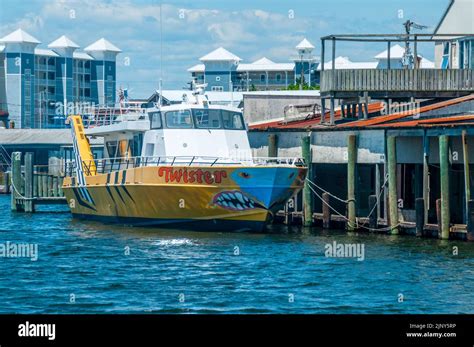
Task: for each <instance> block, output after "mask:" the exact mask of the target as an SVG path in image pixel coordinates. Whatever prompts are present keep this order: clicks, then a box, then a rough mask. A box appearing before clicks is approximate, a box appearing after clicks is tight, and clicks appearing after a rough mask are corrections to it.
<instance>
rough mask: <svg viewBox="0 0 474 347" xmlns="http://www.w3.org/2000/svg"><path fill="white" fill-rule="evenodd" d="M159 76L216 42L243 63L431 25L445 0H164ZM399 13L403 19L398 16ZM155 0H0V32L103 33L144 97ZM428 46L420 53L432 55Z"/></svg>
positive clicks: (193, 60)
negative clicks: (332, 38)
mask: <svg viewBox="0 0 474 347" xmlns="http://www.w3.org/2000/svg"><path fill="white" fill-rule="evenodd" d="M162 3H163V7H162V8H163V54H162V56H163V62H162V63H163V81H164V88H166V89H181V88H183V87H185V85H186V82H188V81H189V73H188V72H187V71H186V69H187V68H189V67H191V66H192V65H194V64H197V63H199V60H198V59H199V57H201V56H203V55H204V54H206V53H208V52H210V51H211V50H212V49H214V48H217V47H220V46H223V47H225V48H226V49H228V50H230V51H232V52H233V53H235V54H236V55H238V56H239V57H240V58H242V59H243V61H244V62H247V63H249V62H252V61H254V60H256V59H259V58H261V57H262V56H266V57H267V58H270V59H272V60H274V61H276V62H288V61H289V60H290V58H291V57H292V56H294V46H296V45H297V44H298V42H299V41H300V40H301V39H302V38H303V37H307V38H308V39H309V40H310V41H311V42H312V43H313V44H314V45H315V46H316V52H315V54H316V55H317V56H319V55H320V40H319V38H320V37H321V36H324V35H328V34H343V33H344V34H349V33H351V34H356V33H359V34H361V33H401V32H402V30H403V27H402V23H403V22H404V21H405V20H407V19H411V20H414V21H416V22H418V23H421V24H424V25H427V26H428V27H429V28H428V29H427V30H425V31H426V32H432V31H433V29H434V28H435V27H436V25H437V23H438V22H439V20H440V18H441V16H442V14H443V12H444V10H445V9H446V7H447V5H448V3H449V0H359V1H355V0H293V1H278V0H240V1H225V0H194V1H189V0H188V1H184V0H173V1H163V2H162ZM400 15H402V18H400ZM159 20H160V1H159V0H134V1H132V0H22V1H21V2H20V1H18V0H0V36H4V35H6V34H8V33H9V32H11V31H13V30H16V29H17V28H19V27H21V28H22V29H24V30H26V31H28V32H29V33H30V34H32V35H33V36H35V37H36V38H38V39H39V40H40V41H41V42H42V46H47V44H48V43H50V42H51V41H53V40H55V39H56V38H58V37H59V36H61V35H63V34H65V35H67V36H69V37H70V38H71V39H72V40H73V41H75V42H76V43H77V44H78V45H79V46H81V47H85V46H87V45H89V44H90V43H92V42H94V41H95V40H97V39H99V38H101V37H105V38H107V39H108V40H109V41H111V42H112V43H113V44H115V45H116V46H118V47H119V48H120V49H122V51H123V53H121V54H120V55H119V56H118V58H117V80H118V84H119V85H122V86H123V87H127V88H128V89H129V91H130V94H131V96H132V97H147V96H149V95H150V94H151V93H152V92H153V91H154V90H155V89H157V86H158V80H159V76H160V22H159ZM385 48H386V47H385V45H384V44H364V43H357V44H354V43H350V44H340V45H339V44H338V49H337V55H338V56H339V55H342V56H347V57H349V58H350V59H351V60H353V61H370V60H372V57H373V56H374V55H375V54H377V53H378V52H380V51H382V50H384V49H385ZM433 50H434V48H433V46H432V45H430V44H423V45H421V47H420V53H421V54H423V55H425V56H426V57H427V58H428V59H432V58H433Z"/></svg>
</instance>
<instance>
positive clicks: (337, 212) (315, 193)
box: [306, 174, 400, 231]
mask: <svg viewBox="0 0 474 347" xmlns="http://www.w3.org/2000/svg"><path fill="white" fill-rule="evenodd" d="M306 180H307V181H308V182H309V183H312V184H314V185H315V186H316V187H318V186H317V185H316V184H315V183H314V182H312V181H311V180H310V179H308V178H306ZM387 182H388V174H387V175H386V176H385V182H384V183H383V185H382V187H381V188H380V192H379V194H378V197H377V203H376V204H375V205H374V207H372V210H371V211H370V213H369V215H368V216H367V217H366V218H367V219H368V218H370V216H371V215H372V213H373V212H374V211H375V208H376V207H377V206H378V205H379V201H380V197H381V196H382V193H383V191H384V188H385V186H386V184H387ZM308 187H309V189H310V190H311V191H312V192H313V193H314V195H316V196H317V197H318V198H319V200H321V201H322V202H323V203H324V204H325V205H326V206H327V207H329V209H330V210H332V211H333V212H334V213H336V214H337V215H338V216H340V217H342V218H343V219H344V220H345V221H346V222H347V224H348V225H349V226H351V227H355V228H363V229H366V230H369V231H391V230H393V229H395V228H397V227H399V226H400V222H399V223H397V224H396V225H394V226H388V227H385V228H370V227H367V226H365V225H364V224H359V223H358V220H357V218H356V222H355V223H356V225H352V224H351V223H352V222H351V221H350V220H349V219H348V218H347V217H346V216H345V215H343V214H342V213H340V212H339V211H337V210H336V209H335V208H334V207H332V206H331V205H330V204H329V203H328V202H326V201H325V200H324V199H323V198H322V196H321V195H319V194H318V192H316V190H314V188H313V187H311V185H308ZM318 188H319V189H321V190H322V191H324V192H325V193H328V194H329V195H330V196H333V197H335V196H334V195H333V194H331V193H329V192H327V191H325V190H324V189H322V188H320V187H318ZM336 198H337V197H336ZM337 199H338V200H340V201H343V200H342V199H340V198H337ZM348 201H349V200H344V201H343V202H345V203H347V202H348Z"/></svg>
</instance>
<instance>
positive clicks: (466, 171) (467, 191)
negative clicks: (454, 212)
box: [462, 130, 471, 224]
mask: <svg viewBox="0 0 474 347" xmlns="http://www.w3.org/2000/svg"><path fill="white" fill-rule="evenodd" d="M462 153H463V162H464V197H465V200H466V224H467V223H468V220H469V200H471V178H470V177H471V176H470V172H469V151H468V147H467V135H466V130H463V131H462Z"/></svg>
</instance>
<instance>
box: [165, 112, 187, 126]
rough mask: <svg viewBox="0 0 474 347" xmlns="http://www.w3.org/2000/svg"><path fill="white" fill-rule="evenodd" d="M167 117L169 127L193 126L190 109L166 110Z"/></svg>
mask: <svg viewBox="0 0 474 347" xmlns="http://www.w3.org/2000/svg"><path fill="white" fill-rule="evenodd" d="M165 118H166V126H167V127H168V128H180V129H188V128H192V127H193V122H192V120H191V112H189V110H179V111H169V112H166V115H165Z"/></svg>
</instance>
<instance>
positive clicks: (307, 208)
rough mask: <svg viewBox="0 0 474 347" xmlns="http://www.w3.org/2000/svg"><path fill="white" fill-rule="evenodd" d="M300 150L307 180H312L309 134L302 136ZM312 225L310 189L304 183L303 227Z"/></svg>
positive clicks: (307, 184)
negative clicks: (305, 167) (305, 166)
mask: <svg viewBox="0 0 474 347" xmlns="http://www.w3.org/2000/svg"><path fill="white" fill-rule="evenodd" d="M301 147H302V148H301V150H302V154H303V159H304V161H305V163H306V165H308V173H307V176H306V177H307V178H308V179H310V180H312V179H313V173H312V169H311V167H312V158H311V133H309V134H308V136H303V140H302V145H301ZM312 224H313V199H312V196H311V189H310V188H309V183H308V182H305V183H304V188H303V225H304V226H305V227H309V226H311V225H312Z"/></svg>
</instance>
